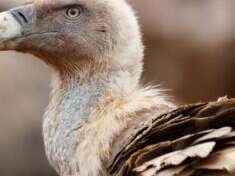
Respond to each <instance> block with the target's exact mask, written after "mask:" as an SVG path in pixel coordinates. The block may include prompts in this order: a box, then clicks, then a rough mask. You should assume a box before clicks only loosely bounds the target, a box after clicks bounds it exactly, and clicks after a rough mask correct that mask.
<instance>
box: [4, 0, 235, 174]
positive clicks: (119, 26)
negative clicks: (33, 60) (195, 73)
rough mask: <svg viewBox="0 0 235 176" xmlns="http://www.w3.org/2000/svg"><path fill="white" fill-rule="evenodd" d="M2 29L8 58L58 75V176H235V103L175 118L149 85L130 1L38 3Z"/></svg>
mask: <svg viewBox="0 0 235 176" xmlns="http://www.w3.org/2000/svg"><path fill="white" fill-rule="evenodd" d="M0 19H1V21H2V22H1V23H0V41H1V43H0V49H1V50H16V51H20V52H26V53H30V54H33V55H35V56H37V57H38V58H39V59H41V60H43V61H44V62H45V63H46V64H48V65H49V66H50V67H51V68H53V81H52V93H51V101H50V104H49V106H48V108H47V111H46V113H45V116H44V122H43V135H44V143H45V149H46V154H47V157H48V160H49V161H50V163H51V165H52V166H53V168H54V169H55V170H56V171H57V172H58V174H59V175H61V176H79V175H81V176H106V175H143V176H153V175H169V176H170V175H177V174H178V175H183V174H184V175H193V174H198V172H197V171H198V170H202V168H204V167H206V169H207V170H210V171H211V173H213V172H214V171H215V170H216V172H217V171H221V170H222V171H223V172H224V171H226V172H230V173H232V172H233V171H234V164H235V163H233V159H232V158H231V157H229V156H233V155H234V152H233V151H234V150H233V148H234V146H233V145H234V141H233V137H234V132H233V127H234V126H235V124H233V121H234V120H233V119H234V118H235V116H234V107H235V104H234V103H235V102H234V100H227V99H225V100H224V99H223V100H221V101H219V102H215V103H212V104H197V105H192V106H185V107H181V108H179V109H177V110H175V111H172V110H174V109H175V108H176V106H175V105H174V104H173V103H171V102H170V101H169V99H168V98H167V96H165V95H164V94H163V92H162V91H161V90H160V88H152V87H144V86H143V85H141V84H140V77H141V74H142V65H143V63H142V62H143V51H144V47H143V44H142V37H141V32H140V29H139V25H138V21H137V18H136V16H135V13H134V11H133V9H132V8H131V7H130V5H129V4H128V3H127V2H126V1H125V0H66V1H64V0H36V1H34V3H29V4H28V5H25V6H22V7H19V8H16V9H12V10H10V11H8V12H4V13H2V14H0ZM12 25H13V27H12ZM14 26H15V28H14ZM12 31H13V32H12ZM228 113H231V114H228ZM207 115H208V116H207ZM222 118H224V119H226V120H225V121H224V119H222ZM218 121H222V122H223V123H218ZM208 122H210V123H208ZM187 125H189V126H187ZM217 129H218V130H217ZM227 145H229V146H228V147H227ZM216 156H218V157H217V160H216V161H213V162H209V159H210V158H214V157H216ZM221 160H226V162H224V163H222V162H221ZM211 163H213V164H214V168H212V166H211ZM224 168H225V169H224ZM204 173H207V172H203V174H204ZM218 173H220V174H221V172H218ZM204 175H205V174H204Z"/></svg>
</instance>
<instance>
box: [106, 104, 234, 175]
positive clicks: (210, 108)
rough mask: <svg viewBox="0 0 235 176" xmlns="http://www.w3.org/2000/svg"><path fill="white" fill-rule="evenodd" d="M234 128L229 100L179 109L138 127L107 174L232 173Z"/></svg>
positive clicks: (231, 106) (232, 107) (232, 112)
mask: <svg viewBox="0 0 235 176" xmlns="http://www.w3.org/2000/svg"><path fill="white" fill-rule="evenodd" d="M234 127H235V99H231V100H224V101H221V102H212V103H199V104H194V105H186V106H182V107H180V108H178V109H177V110H175V111H173V112H170V113H167V114H164V115H162V116H160V117H158V118H156V119H155V120H153V121H152V123H151V124H148V125H143V126H142V127H141V128H140V129H138V132H137V133H136V136H133V137H131V138H130V139H129V140H128V141H127V143H126V145H125V147H123V148H122V150H121V151H120V152H119V153H118V155H117V156H116V157H115V159H114V161H113V163H112V165H111V166H110V167H109V172H110V174H111V175H143V176H154V175H156V176H174V175H175V176H176V175H179V176H197V175H200V176H210V175H211V176H212V175H213V176H225V175H234V174H235V172H234V171H235V131H234ZM154 160H155V161H154Z"/></svg>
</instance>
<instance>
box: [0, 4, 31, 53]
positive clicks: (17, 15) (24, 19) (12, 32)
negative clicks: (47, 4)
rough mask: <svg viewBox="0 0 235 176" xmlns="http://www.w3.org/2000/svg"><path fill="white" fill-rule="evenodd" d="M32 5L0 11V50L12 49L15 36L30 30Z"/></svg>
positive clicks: (18, 36) (28, 32)
mask: <svg viewBox="0 0 235 176" xmlns="http://www.w3.org/2000/svg"><path fill="white" fill-rule="evenodd" d="M32 19H33V5H31V4H30V5H26V6H22V7H19V8H15V9H11V10H9V11H6V12H2V13H0V50H12V49H14V47H15V46H16V45H17V42H16V39H17V38H24V36H26V35H28V34H30V33H31V31H32Z"/></svg>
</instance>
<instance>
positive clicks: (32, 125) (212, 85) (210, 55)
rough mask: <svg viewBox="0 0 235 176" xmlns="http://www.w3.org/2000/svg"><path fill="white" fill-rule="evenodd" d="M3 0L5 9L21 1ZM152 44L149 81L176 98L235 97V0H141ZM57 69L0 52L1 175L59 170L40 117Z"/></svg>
mask: <svg viewBox="0 0 235 176" xmlns="http://www.w3.org/2000/svg"><path fill="white" fill-rule="evenodd" d="M20 3H21V2H20V0H18V1H17V0H15V1H14V0H1V1H0V9H1V10H3V9H7V8H9V7H13V6H15V5H17V4H20ZM133 4H134V7H135V9H136V11H137V14H138V16H139V17H140V23H141V25H142V29H143V33H144V41H145V45H146V60H145V61H146V65H145V74H144V77H143V80H144V81H145V82H149V81H153V82H154V83H156V84H161V85H162V87H163V88H167V89H171V91H170V92H169V94H170V95H171V96H174V97H175V100H176V102H177V103H179V104H182V103H192V102H196V101H208V100H215V99H217V97H219V96H224V95H228V96H229V97H235V77H234V69H235V20H234V16H235V1H233V0H213V1H211V0H135V1H133ZM49 75H50V71H49V69H48V68H47V67H46V66H45V65H43V64H42V63H41V62H40V61H38V60H37V59H35V58H33V59H32V56H28V55H24V54H19V53H14V52H4V53H1V54H0V175H1V176H43V175H48V176H54V175H55V174H54V172H53V171H52V169H50V167H49V164H48V162H47V160H46V157H45V154H44V150H43V142H42V137H41V136H42V135H41V121H42V118H41V117H42V115H43V111H44V108H45V107H46V105H47V103H48V101H49V100H48V94H49V82H50V76H49Z"/></svg>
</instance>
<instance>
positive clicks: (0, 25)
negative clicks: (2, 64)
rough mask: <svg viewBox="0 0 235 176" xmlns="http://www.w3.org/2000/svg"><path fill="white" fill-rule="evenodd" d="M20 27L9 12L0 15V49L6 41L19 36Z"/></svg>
mask: <svg viewBox="0 0 235 176" xmlns="http://www.w3.org/2000/svg"><path fill="white" fill-rule="evenodd" d="M21 33H22V26H21V25H20V24H19V22H18V21H17V20H16V19H15V17H14V16H13V15H12V14H11V13H10V12H2V13H0V48H1V46H2V45H3V44H2V43H3V42H4V41H6V40H10V39H13V38H15V37H17V36H20V35H21Z"/></svg>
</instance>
